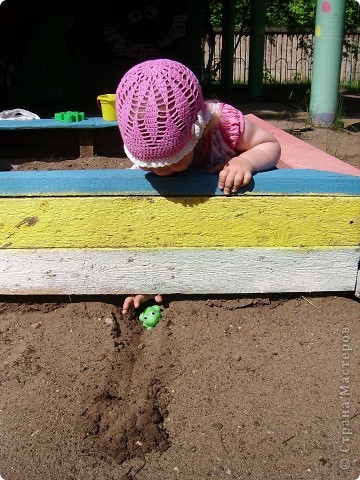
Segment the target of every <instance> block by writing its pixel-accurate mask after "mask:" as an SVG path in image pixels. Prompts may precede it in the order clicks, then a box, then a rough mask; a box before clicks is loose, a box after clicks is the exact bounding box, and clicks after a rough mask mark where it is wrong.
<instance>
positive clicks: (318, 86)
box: [310, 0, 345, 127]
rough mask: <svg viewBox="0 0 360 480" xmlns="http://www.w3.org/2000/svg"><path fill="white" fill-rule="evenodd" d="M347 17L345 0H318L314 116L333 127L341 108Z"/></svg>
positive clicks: (312, 91)
mask: <svg viewBox="0 0 360 480" xmlns="http://www.w3.org/2000/svg"><path fill="white" fill-rule="evenodd" d="M344 19H345V0H328V1H324V0H318V1H317V8H316V25H315V40H314V57H313V72H312V83H311V95H310V116H311V118H312V120H313V122H314V123H315V124H316V125H320V126H324V127H331V125H332V124H333V123H334V120H335V118H336V114H337V109H338V100H339V84H340V70H341V59H342V48H343V42H344Z"/></svg>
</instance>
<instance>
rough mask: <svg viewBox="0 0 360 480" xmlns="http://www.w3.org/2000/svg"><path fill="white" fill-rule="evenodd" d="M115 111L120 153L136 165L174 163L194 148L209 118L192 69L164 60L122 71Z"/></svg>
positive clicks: (149, 165)
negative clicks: (121, 140)
mask: <svg viewBox="0 0 360 480" xmlns="http://www.w3.org/2000/svg"><path fill="white" fill-rule="evenodd" d="M116 111H117V118H118V124H119V128H120V133H121V136H122V139H123V142H124V150H125V153H126V155H127V156H128V157H129V159H130V160H131V161H132V162H133V163H134V164H136V165H138V166H139V167H151V168H155V167H162V166H165V165H172V164H174V163H177V162H178V161H179V160H181V159H182V158H183V157H184V156H185V155H187V154H188V153H189V152H190V151H191V150H193V149H194V147H195V145H196V143H197V142H198V140H199V138H200V137H201V135H202V133H203V131H204V129H205V127H206V125H207V123H208V121H209V119H210V112H209V111H207V109H206V105H205V103H204V100H203V96H202V93H201V88H200V85H199V82H198V80H197V78H196V76H195V75H194V73H193V72H192V71H191V70H189V69H188V68H187V67H185V66H184V65H182V64H181V63H179V62H176V61H174V60H168V59H158V60H148V61H145V62H142V63H140V64H138V65H135V66H134V67H132V68H131V69H130V70H129V71H128V72H127V73H125V75H124V77H123V78H122V79H121V81H120V83H119V85H118V88H117V91H116Z"/></svg>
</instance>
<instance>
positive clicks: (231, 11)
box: [221, 0, 235, 91]
mask: <svg viewBox="0 0 360 480" xmlns="http://www.w3.org/2000/svg"><path fill="white" fill-rule="evenodd" d="M234 31H235V0H223V3H222V52H221V56H222V67H221V84H222V87H223V88H224V89H225V90H226V91H230V90H232V89H233V86H234V83H233V72H234Z"/></svg>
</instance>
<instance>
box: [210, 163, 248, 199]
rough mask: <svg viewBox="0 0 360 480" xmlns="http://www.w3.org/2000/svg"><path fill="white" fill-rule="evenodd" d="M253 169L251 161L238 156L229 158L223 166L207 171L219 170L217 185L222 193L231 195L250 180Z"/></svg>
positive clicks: (214, 171)
mask: <svg viewBox="0 0 360 480" xmlns="http://www.w3.org/2000/svg"><path fill="white" fill-rule="evenodd" d="M254 170H255V169H254V166H253V165H252V163H251V162H249V161H248V160H247V159H246V158H242V157H240V156H239V157H234V158H231V159H230V160H228V161H227V162H226V163H225V164H224V165H223V166H218V167H217V168H215V169H211V170H209V173H216V172H219V171H220V173H219V183H218V187H219V188H220V190H223V192H224V195H231V193H236V192H237V191H238V190H239V188H240V187H245V186H246V185H248V184H249V183H250V182H251V179H252V176H253V173H254Z"/></svg>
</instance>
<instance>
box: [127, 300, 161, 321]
mask: <svg viewBox="0 0 360 480" xmlns="http://www.w3.org/2000/svg"><path fill="white" fill-rule="evenodd" d="M150 298H154V300H155V302H156V303H159V304H160V303H162V301H163V300H162V296H161V295H155V296H154V295H134V296H133V297H126V298H125V300H124V304H123V308H122V314H123V315H124V316H125V315H126V316H128V317H129V318H132V316H133V315H134V311H135V310H136V309H137V308H139V307H140V305H141V304H143V303H145V302H147V301H148V300H150Z"/></svg>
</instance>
